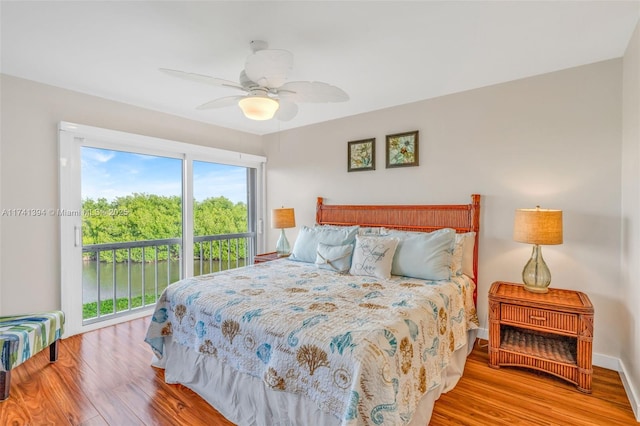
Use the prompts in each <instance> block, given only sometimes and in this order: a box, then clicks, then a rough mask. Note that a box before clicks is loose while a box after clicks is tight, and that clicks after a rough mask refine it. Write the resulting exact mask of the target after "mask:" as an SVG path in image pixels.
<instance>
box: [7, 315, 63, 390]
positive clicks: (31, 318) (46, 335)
mask: <svg viewBox="0 0 640 426" xmlns="http://www.w3.org/2000/svg"><path fill="white" fill-rule="evenodd" d="M63 332H64V313H63V312H62V311H50V312H43V313H38V314H27V315H14V316H7V317H0V350H1V352H0V401H4V400H5V399H7V398H8V397H9V387H10V383H11V370H12V369H13V368H15V367H17V366H18V365H20V364H22V363H23V362H25V361H27V360H28V359H29V358H31V357H32V356H34V355H35V354H37V353H38V352H40V351H42V350H43V349H45V348H47V347H49V360H50V361H51V362H54V361H56V360H57V359H58V339H60V337H61V336H62V333H63Z"/></svg>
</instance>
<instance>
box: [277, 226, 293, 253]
mask: <svg viewBox="0 0 640 426" xmlns="http://www.w3.org/2000/svg"><path fill="white" fill-rule="evenodd" d="M276 254H277V255H278V257H286V256H289V254H291V246H290V245H289V240H287V236H286V235H285V234H284V229H281V230H280V238H278V242H277V243H276Z"/></svg>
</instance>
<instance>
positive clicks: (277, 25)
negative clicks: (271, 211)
mask: <svg viewBox="0 0 640 426" xmlns="http://www.w3.org/2000/svg"><path fill="white" fill-rule="evenodd" d="M639 10H640V1H621V2H616V1H592V2H589V1H571V2H568V1H536V2H515V1H514V2H507V1H502V2H485V1H469V2H454V1H410V2H398V1H394V2H364V1H356V2H333V1H321V2H309V1H302V2H291V1H288V2H271V1H257V2H244V1H231V2H218V1H200V2H186V1H162V2H161V1H131V2H98V1H84V2H66V1H47V2H31V1H29V2H26V1H24V2H17V1H10V2H7V1H2V3H1V9H0V19H1V55H2V56H1V63H0V70H1V72H2V73H4V74H9V75H13V76H17V77H21V78H26V79H29V80H35V81H38V82H42V83H46V84H51V85H54V86H59V87H63V88H67V89H71V90H75V91H79V92H84V93H88V94H91V95H96V96H100V97H103V98H107V99H112V100H117V101H121V102H125V103H128V104H132V105H137V106H140V107H144V108H148V109H152V110H157V111H163V112H166V113H170V114H174V115H178V116H181V117H187V118H190V119H193V120H198V121H202V122H206V123H211V124H215V125H220V126H224V127H228V128H232V129H237V130H242V131H247V132H251V133H255V134H266V133H272V132H277V131H279V130H285V129H289V128H294V127H299V126H304V125H308V124H311V123H317V122H321V121H326V120H331V119H335V118H340V117H344V116H349V115H354V114H360V113H363V112H367V111H372V110H377V109H381V108H386V107H390V106H394V105H399V104H404V103H408V102H414V101H419V100H423V99H428V98H433V97H436V96H441V95H445V94H449V93H454V92H459V91H463V90H468V89H473V88H477V87H482V86H486V85H490V84H495V83H500V82H504V81H509V80H514V79H519V78H523V77H527V76H531V75H536V74H541V73H546V72H550V71H555V70H559V69H563V68H568V67H573V66H578V65H583V64H588V63H593V62H597V61H602V60H606V59H611V58H616V57H620V56H622V55H623V54H624V51H625V49H626V47H627V43H628V41H629V39H630V37H631V34H632V32H633V29H634V27H635V25H636V23H637V22H638V19H639V16H640V14H639ZM251 40H266V41H267V42H268V43H269V47H270V48H274V49H286V50H289V51H291V52H292V53H293V55H294V68H293V72H292V74H291V77H290V80H311V81H323V82H327V83H330V84H333V85H336V86H338V87H340V88H342V89H343V90H345V91H346V92H347V93H348V94H349V96H350V98H351V99H350V101H349V102H345V103H335V104H300V105H299V106H300V111H299V113H298V116H297V117H296V118H295V119H293V120H292V121H289V122H280V121H277V120H271V121H268V122H257V121H251V120H249V119H247V118H245V117H244V116H243V115H242V113H241V111H240V109H239V108H237V107H235V106H232V107H229V108H225V109H215V110H203V111H199V110H196V109H195V107H196V106H197V105H200V104H203V103H205V102H207V101H210V100H212V99H215V98H218V97H223V96H231V95H235V94H239V93H238V92H236V91H234V90H233V89H230V88H222V87H212V86H207V85H203V84H198V83H195V82H190V81H185V80H181V79H177V78H175V77H171V76H168V75H165V74H162V73H160V72H159V71H158V68H160V67H164V68H173V69H179V70H184V71H189V72H195V73H200V74H207V75H212V76H215V77H219V78H224V79H228V80H233V81H237V79H238V75H239V73H240V71H241V70H242V68H243V67H244V61H245V59H246V57H247V56H248V54H249V53H250V50H249V42H250V41H251Z"/></svg>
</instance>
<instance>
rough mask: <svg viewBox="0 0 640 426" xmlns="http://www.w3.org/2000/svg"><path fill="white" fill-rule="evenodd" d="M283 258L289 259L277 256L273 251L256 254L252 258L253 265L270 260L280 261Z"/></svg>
mask: <svg viewBox="0 0 640 426" xmlns="http://www.w3.org/2000/svg"><path fill="white" fill-rule="evenodd" d="M283 257H289V256H278V254H277V253H276V252H275V251H272V252H269V253H261V254H256V255H255V257H254V258H253V263H254V264H255V263H264V262H270V261H272V260H276V259H282V258H283Z"/></svg>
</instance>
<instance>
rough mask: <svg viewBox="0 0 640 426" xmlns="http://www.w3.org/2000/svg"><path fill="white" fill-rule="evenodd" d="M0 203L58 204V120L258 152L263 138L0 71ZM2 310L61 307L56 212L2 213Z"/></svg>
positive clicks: (24, 205)
mask: <svg viewBox="0 0 640 426" xmlns="http://www.w3.org/2000/svg"><path fill="white" fill-rule="evenodd" d="M0 87H1V88H2V96H1V105H0V108H1V122H2V130H1V133H0V138H1V144H0V171H1V174H0V182H1V187H0V196H1V198H0V206H1V207H2V208H4V209H18V208H44V209H49V208H53V209H56V208H58V133H57V125H58V122H59V121H69V122H75V123H79V124H86V125H90V126H96V127H103V128H107V129H113V130H121V131H125V132H129V133H136V134H141V135H146V136H154V137H158V138H164V139H170V140H174V141H179V142H187V143H193V144H197V145H205V146H211V147H216V148H221V149H228V150H232V151H239V152H245V153H249V154H257V155H263V150H262V144H261V138H260V137H259V136H255V135H250V134H246V133H242V132H237V131H234V130H229V129H224V128H221V127H216V126H211V125H207V124H203V123H199V122H195V121H191V120H186V119H183V118H179V117H175V116H171V115H167V114H162V113H159V112H154V111H150V110H145V109H141V108H137V107H134V106H131V105H126V104H122V103H118V102H113V101H109V100H106V99H102V98H97V97H94V96H89V95H84V94H81V93H77V92H71V91H68V90H64V89H60V88H56V87H52V86H47V85H43V84H39V83H34V82H32V81H28V80H23V79H19V78H15V77H10V76H7V75H1V76H0ZM0 220H1V222H0V223H1V225H0V235H2V239H1V240H0V252H1V253H2V257H0V294H2V299H1V300H0V315H10V314H14V313H19V312H33V311H41V310H47V309H59V308H60V278H59V277H60V253H59V252H60V250H59V245H60V244H59V238H58V219H57V218H55V217H8V216H3V217H1V218H0Z"/></svg>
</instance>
